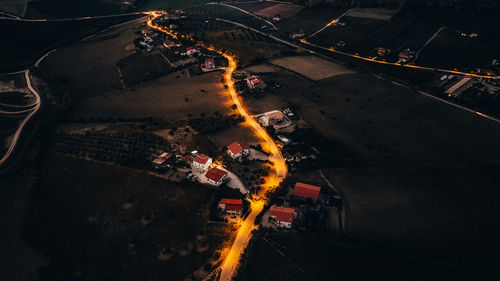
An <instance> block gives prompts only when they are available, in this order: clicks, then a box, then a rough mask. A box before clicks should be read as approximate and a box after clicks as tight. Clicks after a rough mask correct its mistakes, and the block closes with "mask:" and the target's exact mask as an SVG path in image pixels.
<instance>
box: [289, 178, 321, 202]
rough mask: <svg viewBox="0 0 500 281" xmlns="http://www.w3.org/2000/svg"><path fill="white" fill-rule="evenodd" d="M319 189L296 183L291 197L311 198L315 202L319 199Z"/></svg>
mask: <svg viewBox="0 0 500 281" xmlns="http://www.w3.org/2000/svg"><path fill="white" fill-rule="evenodd" d="M320 191H321V187H319V186H316V185H311V184H307V183H302V182H297V183H296V184H295V186H294V188H293V195H295V196H297V197H302V198H311V199H312V200H314V201H316V200H318V197H319V192H320Z"/></svg>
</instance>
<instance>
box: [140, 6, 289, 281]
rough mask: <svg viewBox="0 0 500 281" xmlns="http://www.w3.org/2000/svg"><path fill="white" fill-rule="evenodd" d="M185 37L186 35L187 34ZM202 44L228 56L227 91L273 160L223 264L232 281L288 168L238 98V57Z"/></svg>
mask: <svg viewBox="0 0 500 281" xmlns="http://www.w3.org/2000/svg"><path fill="white" fill-rule="evenodd" d="M149 14H150V15H152V17H151V18H149V19H148V21H147V24H148V26H150V27H151V28H154V29H156V30H159V31H161V32H164V33H166V34H168V35H170V36H172V37H173V38H177V36H178V34H177V33H174V32H173V31H170V30H167V29H166V28H164V27H160V26H159V25H157V24H154V23H153V21H154V19H156V18H157V17H159V16H160V13H157V12H150V13H149ZM181 36H183V37H184V35H181ZM199 45H200V46H202V47H204V48H206V49H208V50H211V51H215V52H217V53H219V54H220V55H222V56H224V57H225V58H226V59H227V61H228V67H227V70H226V72H225V73H224V81H225V82H226V84H227V93H228V94H229V95H230V97H231V99H232V101H233V104H235V105H236V110H238V112H239V114H240V115H242V116H243V117H244V118H245V125H246V126H250V127H251V128H252V130H253V131H254V133H255V134H256V136H258V137H259V138H260V139H261V140H262V141H263V147H264V148H265V150H266V151H268V152H269V153H270V156H269V161H271V162H272V163H273V165H272V166H271V172H270V173H269V176H267V177H266V178H264V179H265V183H264V184H263V185H262V188H261V190H260V192H259V194H258V195H256V196H255V197H256V198H255V199H252V200H250V210H251V212H250V214H249V215H248V216H247V218H246V219H245V220H244V221H242V222H241V223H240V226H239V228H238V232H237V234H236V238H235V240H234V242H233V245H232V246H231V249H230V250H229V253H227V255H226V257H225V259H224V263H223V264H222V271H221V275H220V278H219V280H231V278H232V277H233V275H234V273H235V270H236V269H237V267H238V264H239V260H240V257H241V254H242V253H243V251H244V249H245V248H246V246H247V244H248V242H249V241H250V238H251V236H252V231H253V230H254V229H255V228H256V226H255V225H254V222H255V218H256V217H257V215H258V214H259V213H260V212H262V210H263V209H264V205H265V203H266V202H265V193H266V192H267V191H268V190H273V189H274V188H276V187H277V186H278V185H279V184H280V183H281V181H282V180H283V179H284V178H285V176H286V174H287V171H288V170H287V166H286V162H285V159H284V158H283V156H282V155H281V151H280V149H279V148H278V146H277V145H276V143H275V142H274V140H273V139H272V138H271V136H270V135H269V134H268V133H267V131H266V130H265V129H264V128H263V127H262V126H261V125H260V124H259V123H258V122H257V121H256V120H255V119H254V118H253V117H252V116H251V115H249V114H248V112H247V110H246V108H245V107H244V106H243V104H242V103H241V101H240V99H239V97H238V92H237V91H236V88H235V86H234V80H233V72H234V71H235V70H236V68H237V67H238V63H237V60H236V58H235V57H234V56H233V55H231V54H228V53H226V52H223V51H221V50H217V49H216V48H215V47H214V46H207V45H205V44H204V43H203V42H200V44H199Z"/></svg>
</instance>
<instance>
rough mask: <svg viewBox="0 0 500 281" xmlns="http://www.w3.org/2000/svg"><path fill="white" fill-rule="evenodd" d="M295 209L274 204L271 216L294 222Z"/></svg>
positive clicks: (282, 220)
mask: <svg viewBox="0 0 500 281" xmlns="http://www.w3.org/2000/svg"><path fill="white" fill-rule="evenodd" d="M294 213H295V210H294V209H292V208H284V207H279V206H272V207H271V210H270V211H269V215H270V216H271V217H275V218H276V220H277V221H281V222H290V223H291V222H293V215H294Z"/></svg>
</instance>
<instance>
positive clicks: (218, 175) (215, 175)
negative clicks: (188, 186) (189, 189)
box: [205, 167, 228, 186]
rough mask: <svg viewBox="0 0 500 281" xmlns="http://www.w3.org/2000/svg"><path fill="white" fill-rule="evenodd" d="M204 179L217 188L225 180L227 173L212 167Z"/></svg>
mask: <svg viewBox="0 0 500 281" xmlns="http://www.w3.org/2000/svg"><path fill="white" fill-rule="evenodd" d="M205 177H206V178H207V183H209V184H211V185H215V186H219V185H221V184H222V183H223V182H224V181H225V180H226V179H227V177H228V173H227V172H226V171H224V170H221V169H219V168H217V167H213V168H211V169H210V170H208V171H207V173H206V174H205Z"/></svg>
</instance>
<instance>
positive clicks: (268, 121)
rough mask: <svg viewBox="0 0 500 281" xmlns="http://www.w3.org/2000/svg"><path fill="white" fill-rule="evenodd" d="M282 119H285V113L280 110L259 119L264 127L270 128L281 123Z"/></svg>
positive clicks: (267, 113) (270, 112)
mask: <svg viewBox="0 0 500 281" xmlns="http://www.w3.org/2000/svg"><path fill="white" fill-rule="evenodd" d="M282 119H283V112H281V111H279V110H273V111H269V112H266V113H264V115H262V116H261V117H260V118H259V122H260V123H261V124H262V126H264V127H268V126H271V125H274V124H276V123H278V122H280V121H281V120H282Z"/></svg>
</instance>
